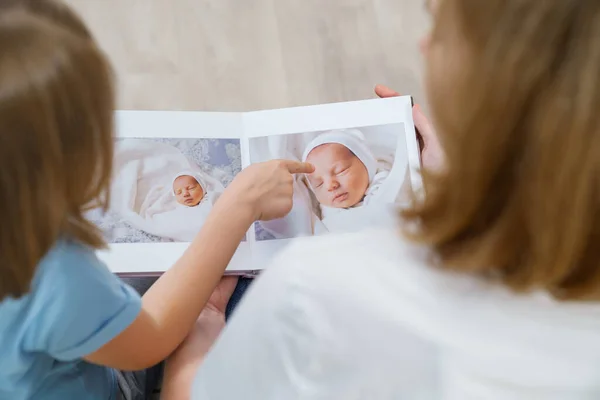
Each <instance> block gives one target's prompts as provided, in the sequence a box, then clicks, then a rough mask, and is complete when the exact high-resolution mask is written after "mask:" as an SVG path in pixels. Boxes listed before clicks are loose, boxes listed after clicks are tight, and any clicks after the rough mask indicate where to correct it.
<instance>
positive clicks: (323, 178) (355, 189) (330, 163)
mask: <svg viewBox="0 0 600 400" xmlns="http://www.w3.org/2000/svg"><path fill="white" fill-rule="evenodd" d="M306 161H307V162H309V163H311V164H312V165H314V166H315V172H313V173H312V174H309V175H308V180H309V182H310V185H311V186H312V189H313V192H314V193H315V196H317V200H318V201H319V203H321V204H322V205H324V206H327V207H336V208H347V207H352V206H354V205H355V204H357V203H359V202H360V201H361V200H362V198H363V197H364V195H365V192H366V191H367V189H368V187H369V173H368V172H367V168H366V167H365V165H364V164H363V163H362V161H360V160H359V158H358V157H356V156H355V155H354V153H352V152H351V151H350V150H348V148H347V147H346V146H343V145H341V144H337V143H329V144H323V145H321V146H317V147H315V148H314V150H313V151H311V152H310V153H309V154H308V157H307V158H306Z"/></svg>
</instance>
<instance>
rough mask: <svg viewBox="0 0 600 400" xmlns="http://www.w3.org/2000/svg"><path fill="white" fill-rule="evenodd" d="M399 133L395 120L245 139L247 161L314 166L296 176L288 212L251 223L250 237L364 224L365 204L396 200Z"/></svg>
mask: <svg viewBox="0 0 600 400" xmlns="http://www.w3.org/2000/svg"><path fill="white" fill-rule="evenodd" d="M403 135H404V127H403V124H401V123H398V124H389V125H380V126H369V127H352V128H344V129H334V130H327V131H319V132H307V133H295V134H282V135H270V136H265V137H255V138H251V139H249V152H250V162H251V163H256V162H261V161H265V160H269V159H274V158H287V159H296V160H302V161H306V162H309V163H311V164H313V165H314V167H315V171H314V172H313V173H311V174H307V175H302V176H297V177H296V181H295V182H294V185H295V187H294V205H293V208H292V211H291V213H290V214H289V215H288V216H286V217H285V218H283V219H279V220H275V221H268V222H264V221H260V222H257V223H256V224H255V236H256V240H258V241H261V240H273V239H291V238H295V237H302V236H314V235H319V234H324V233H331V232H350V231H356V230H360V229H363V228H365V227H368V225H369V219H370V217H369V212H368V211H369V210H368V209H369V208H370V207H373V206H381V205H382V204H393V203H396V202H398V201H401V199H402V193H403V187H405V185H408V182H406V177H407V174H406V168H407V165H408V158H407V149H406V144H405V143H406V141H405V140H404V138H403Z"/></svg>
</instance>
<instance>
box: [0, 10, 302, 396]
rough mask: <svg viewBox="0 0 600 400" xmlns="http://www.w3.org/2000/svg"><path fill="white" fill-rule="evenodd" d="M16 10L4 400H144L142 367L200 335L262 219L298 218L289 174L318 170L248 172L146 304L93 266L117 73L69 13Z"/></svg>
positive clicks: (288, 167)
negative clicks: (193, 333) (201, 319)
mask: <svg viewBox="0 0 600 400" xmlns="http://www.w3.org/2000/svg"><path fill="white" fill-rule="evenodd" d="M7 4H9V3H8V2H6V3H5V2H2V3H1V4H0V11H1V12H0V132H1V134H0V221H2V223H1V224H0V321H2V322H1V324H0V370H1V371H2V372H1V373H0V398H1V399H11V400H24V399H47V400H54V399H56V400H58V399H61V400H62V399H92V400H94V399H98V400H100V399H102V400H107V399H128V400H133V399H136V400H137V399H143V398H148V396H149V394H150V392H151V391H152V388H153V386H154V384H155V383H156V382H155V381H154V380H153V379H151V378H150V375H149V374H147V373H146V372H144V369H147V368H150V367H152V366H155V365H157V364H159V363H160V362H161V361H162V360H164V359H165V358H166V357H167V356H168V355H169V354H170V353H172V352H173V351H174V350H175V349H176V348H177V347H178V346H179V345H180V344H181V342H182V341H183V339H184V338H185V336H186V335H187V334H188V333H189V332H190V329H191V328H192V327H193V325H194V323H195V321H196V320H197V318H198V316H199V315H200V313H201V311H202V309H203V308H204V306H205V305H206V304H207V301H208V299H209V297H210V295H211V293H212V291H213V289H214V288H215V287H216V286H217V283H218V282H219V279H220V278H221V277H222V275H223V272H224V270H225V268H226V266H227V264H228V263H229V261H230V260H231V257H232V256H233V254H234V252H235V250H236V249H237V247H238V245H239V243H240V241H241V240H242V238H243V237H244V235H245V233H246V231H247V230H248V228H249V227H250V225H251V224H252V223H253V222H254V221H255V220H256V218H262V219H272V218H279V217H282V216H283V215H285V213H287V212H289V209H290V208H291V203H292V202H291V192H292V189H291V184H288V183H286V182H289V181H291V180H292V179H291V178H290V172H292V171H293V172H294V173H307V172H310V170H311V168H310V166H307V165H304V164H301V163H294V162H291V161H285V162H282V161H280V160H278V161H274V162H271V163H262V164H255V165H253V166H251V167H248V168H246V169H245V170H244V171H242V172H241V173H240V174H238V175H237V177H236V179H234V181H233V182H232V183H231V185H230V186H229V189H227V190H226V191H225V192H224V193H223V195H222V196H221V197H220V198H219V202H218V203H217V204H216V205H215V207H214V208H213V211H212V212H211V215H210V216H209V218H208V220H207V221H206V223H205V224H204V226H203V228H202V229H201V230H200V232H199V233H198V234H197V236H196V237H195V239H194V241H193V242H192V243H191V244H190V246H189V247H188V249H187V250H186V251H185V252H184V253H183V255H182V256H181V258H179V260H177V262H176V263H175V264H174V265H173V266H172V267H171V268H169V270H168V271H167V272H166V273H164V274H163V275H162V277H161V278H160V279H158V281H157V282H156V283H155V284H154V285H153V286H152V287H151V288H150V290H149V291H148V292H146V294H145V295H144V298H143V300H142V299H140V297H139V295H138V294H137V293H136V292H135V291H134V290H133V289H132V288H131V287H129V286H127V285H126V284H124V283H123V282H122V281H120V280H119V279H118V278H117V277H115V276H114V275H113V274H112V273H111V272H110V271H109V269H108V268H107V266H106V265H104V264H103V263H102V262H101V261H100V260H99V259H98V258H97V256H96V255H95V250H96V249H103V248H105V247H106V246H105V242H104V241H103V239H102V235H101V232H100V231H99V229H98V228H97V227H96V226H94V225H93V224H92V223H90V222H89V221H87V220H86V219H85V217H84V213H85V212H86V211H87V210H90V209H93V208H96V207H100V208H102V209H104V210H106V208H107V205H108V204H109V199H110V193H109V188H110V180H111V176H112V162H113V152H114V151H113V146H114V138H113V135H112V132H113V116H114V104H115V94H114V89H113V76H112V70H111V66H110V64H109V62H108V61H107V60H106V58H105V56H104V55H103V53H102V52H101V50H100V49H99V48H98V47H97V45H96V43H95V41H94V40H93V38H92V37H91V36H90V35H89V33H88V31H87V29H86V28H85V25H84V24H83V23H82V22H81V20H80V19H79V18H78V17H77V15H75V14H74V13H72V12H71V11H70V10H69V9H68V8H66V7H65V6H63V5H62V4H60V3H57V2H55V1H52V0H35V1H33V0H23V1H21V2H19V1H17V0H11V1H10V4H11V5H12V7H14V9H10V7H9V6H7ZM224 232H226V234H223V233H224ZM132 260H134V261H135V257H132ZM131 371H140V372H131ZM154 376H155V377H156V374H154Z"/></svg>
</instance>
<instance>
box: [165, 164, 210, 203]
mask: <svg viewBox="0 0 600 400" xmlns="http://www.w3.org/2000/svg"><path fill="white" fill-rule="evenodd" d="M173 195H174V196H175V199H176V200H177V203H179V204H181V205H183V206H186V207H196V206H197V205H198V204H200V202H201V201H202V200H203V199H204V197H205V195H206V189H205V188H204V186H203V185H202V183H200V181H199V180H198V179H197V178H195V177H194V176H193V175H188V174H187V172H183V173H179V174H177V175H176V176H175V177H174V178H173Z"/></svg>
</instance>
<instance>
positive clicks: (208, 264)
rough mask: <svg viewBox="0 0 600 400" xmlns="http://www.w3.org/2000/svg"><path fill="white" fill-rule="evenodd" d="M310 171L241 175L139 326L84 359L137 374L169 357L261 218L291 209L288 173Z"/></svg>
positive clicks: (267, 169) (270, 168)
mask: <svg viewBox="0 0 600 400" xmlns="http://www.w3.org/2000/svg"><path fill="white" fill-rule="evenodd" d="M311 168H312V167H310V166H309V165H307V164H304V163H296V162H281V161H273V162H268V163H263V164H254V165H253V166H251V167H249V168H247V169H246V170H245V171H242V173H240V174H239V175H238V177H237V178H236V180H234V182H233V183H232V184H231V185H230V187H229V188H228V189H227V190H226V191H225V192H224V193H223V195H222V196H221V198H220V199H219V201H217V203H216V204H215V206H214V208H213V210H212V212H211V213H210V215H209V217H208V218H207V220H206V222H205V224H204V226H203V227H202V229H201V231H200V232H199V234H198V235H197V237H196V238H195V239H194V241H193V242H192V244H191V245H190V246H189V248H188V249H187V251H186V252H185V253H184V254H183V256H182V257H181V258H180V259H179V261H178V262H177V263H176V264H175V265H174V266H173V267H172V268H171V269H169V270H168V271H167V272H166V273H165V274H163V276H162V277H161V278H160V279H159V280H158V281H157V282H156V283H155V284H154V285H153V286H152V287H151V288H150V290H149V291H148V292H147V293H146V294H145V295H144V297H143V299H142V310H141V312H140V314H139V315H138V317H137V318H136V319H135V321H134V322H133V323H132V324H131V325H130V326H129V327H127V328H126V329H125V330H124V331H123V332H122V333H120V334H119V335H118V336H116V337H115V338H114V339H112V340H111V341H110V342H108V343H107V344H106V345H104V346H102V347H101V348H100V349H99V350H97V351H96V352H94V353H92V354H90V355H88V356H86V357H85V359H86V360H88V361H90V362H93V363H97V364H102V365H106V366H110V367H113V368H118V369H124V370H136V369H143V368H146V367H150V366H152V365H155V364H157V363H158V362H160V361H161V360H163V359H165V358H166V357H167V356H168V355H169V354H171V353H172V352H173V351H174V350H175V349H176V348H177V347H178V346H179V344H180V343H181V342H182V341H183V339H184V338H185V337H186V336H187V334H188V333H189V332H190V330H191V329H192V327H193V326H194V323H195V321H196V319H197V318H198V316H199V315H200V312H201V311H202V309H203V308H204V306H205V304H206V302H207V300H208V299H209V297H210V295H211V294H212V292H213V289H214V288H215V287H216V286H217V283H218V282H219V280H220V278H221V277H222V275H223V272H224V270H225V268H226V267H227V265H228V264H229V261H230V260H231V257H232V256H233V254H234V253H235V251H236V249H237V247H238V245H239V243H240V242H241V240H242V239H243V237H244V234H245V233H246V231H247V230H248V228H249V227H250V225H251V224H252V223H253V222H254V221H255V219H258V218H260V219H272V218H278V217H281V216H283V215H285V214H287V212H289V210H290V208H291V206H292V177H291V175H290V173H310V172H311ZM236 181H237V182H236Z"/></svg>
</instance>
